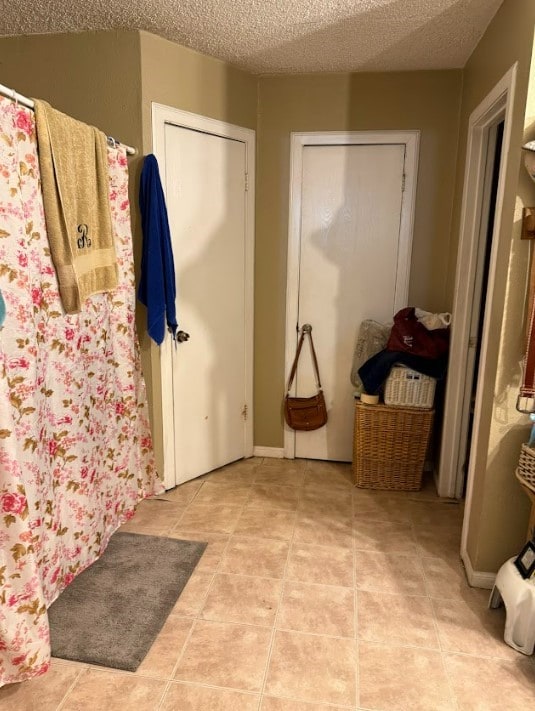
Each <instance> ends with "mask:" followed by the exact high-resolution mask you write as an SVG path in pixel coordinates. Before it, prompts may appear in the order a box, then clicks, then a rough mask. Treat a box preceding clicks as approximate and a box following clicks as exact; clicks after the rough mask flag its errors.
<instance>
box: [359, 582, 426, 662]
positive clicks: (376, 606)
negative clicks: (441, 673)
mask: <svg viewBox="0 0 535 711" xmlns="http://www.w3.org/2000/svg"><path fill="white" fill-rule="evenodd" d="M357 619H358V631H357V635H358V637H359V639H361V640H365V641H368V642H378V643H382V644H391V645H397V644H399V645H410V646H415V647H426V648H428V649H439V643H438V636H437V632H436V628H435V621H434V614H433V608H432V606H431V601H430V600H429V599H428V598H426V597H411V596H408V595H392V594H385V593H378V592H376V591H375V592H366V591H364V590H359V592H358V594H357Z"/></svg>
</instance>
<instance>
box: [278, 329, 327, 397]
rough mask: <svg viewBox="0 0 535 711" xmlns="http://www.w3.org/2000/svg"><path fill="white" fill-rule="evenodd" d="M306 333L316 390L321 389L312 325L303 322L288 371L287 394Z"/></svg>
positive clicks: (295, 371)
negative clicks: (290, 367)
mask: <svg viewBox="0 0 535 711" xmlns="http://www.w3.org/2000/svg"><path fill="white" fill-rule="evenodd" d="M306 335H308V338H309V341H310V353H311V355H312V363H313V365H314V375H315V376H316V385H317V387H318V390H321V389H322V387H321V380H320V371H319V367H318V359H317V358H316V349H315V348H314V341H313V340H312V326H311V325H310V324H309V323H305V324H304V326H303V328H302V329H301V335H300V336H299V343H298V344H297V351H296V353H295V358H294V362H293V364H292V369H291V371H290V377H289V378H288V387H287V388H286V394H288V393H289V392H290V390H291V387H292V385H293V381H294V378H295V374H296V373H297V363H298V362H299V356H300V355H301V349H302V347H303V343H304V341H305V336H306Z"/></svg>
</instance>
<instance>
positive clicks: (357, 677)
mask: <svg viewBox="0 0 535 711" xmlns="http://www.w3.org/2000/svg"><path fill="white" fill-rule="evenodd" d="M351 501H352V512H351V513H352V517H351V520H352V529H353V536H352V538H353V550H352V553H353V608H354V612H353V631H354V639H355V705H356V706H357V707H358V706H359V704H360V654H359V652H360V647H359V615H358V595H359V593H358V591H357V542H356V540H355V524H354V522H355V515H356V512H355V497H354V496H351Z"/></svg>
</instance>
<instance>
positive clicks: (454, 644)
mask: <svg viewBox="0 0 535 711" xmlns="http://www.w3.org/2000/svg"><path fill="white" fill-rule="evenodd" d="M432 604H433V608H434V610H435V617H436V621H437V625H438V632H439V636H440V642H441V645H442V650H443V651H445V652H464V653H465V654H474V655H476V656H477V655H484V656H486V657H499V658H501V659H515V658H516V657H517V656H518V652H516V651H515V650H514V649H512V648H511V647H509V646H508V645H506V644H505V642H504V641H503V630H504V628H505V611H504V609H503V607H502V608H500V609H499V610H489V609H487V596H486V595H485V597H483V598H481V597H480V596H477V597H476V596H474V597H473V598H469V599H465V600H438V599H435V598H433V599H432Z"/></svg>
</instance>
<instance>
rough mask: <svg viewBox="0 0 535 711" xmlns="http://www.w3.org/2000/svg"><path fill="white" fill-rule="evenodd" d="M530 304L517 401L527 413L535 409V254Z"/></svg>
mask: <svg viewBox="0 0 535 711" xmlns="http://www.w3.org/2000/svg"><path fill="white" fill-rule="evenodd" d="M529 304H530V305H529V306H528V308H530V314H531V315H530V320H529V326H528V332H527V338H526V352H525V356H524V374H523V377H522V384H521V386H520V395H519V396H518V400H517V403H516V409H517V410H518V411H519V412H526V413H531V412H534V411H535V255H532V257H531V273H530V280H529Z"/></svg>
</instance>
